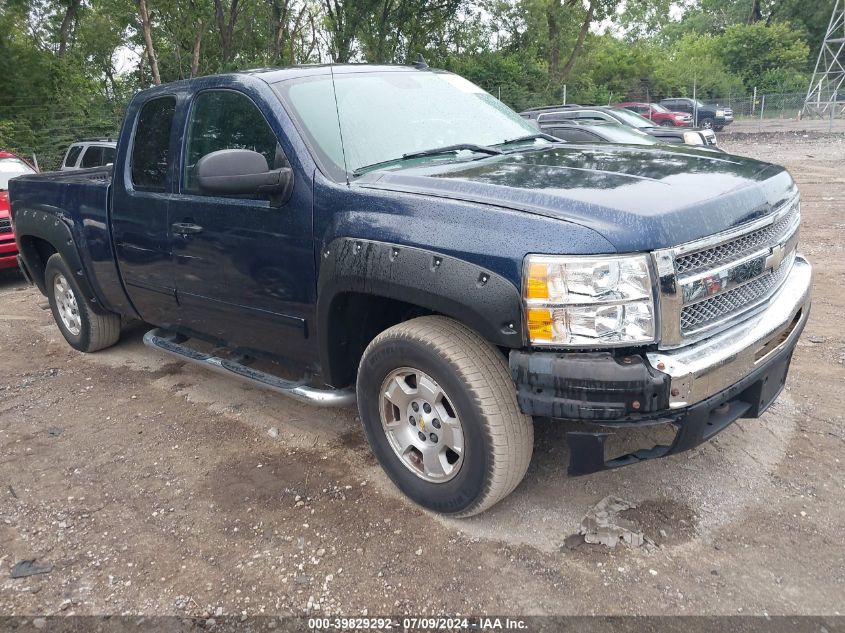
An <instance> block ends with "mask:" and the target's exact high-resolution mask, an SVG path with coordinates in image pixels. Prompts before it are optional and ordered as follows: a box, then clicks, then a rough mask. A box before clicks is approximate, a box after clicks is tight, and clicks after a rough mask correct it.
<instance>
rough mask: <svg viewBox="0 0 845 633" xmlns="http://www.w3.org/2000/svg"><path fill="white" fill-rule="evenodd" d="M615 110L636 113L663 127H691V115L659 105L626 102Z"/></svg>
mask: <svg viewBox="0 0 845 633" xmlns="http://www.w3.org/2000/svg"><path fill="white" fill-rule="evenodd" d="M616 107H617V108H625V109H626V110H630V111H631V112H636V113H637V114H639V115H640V116H641V117H643V118H644V119H648V120H649V121H651V122H653V123H656V124H657V125H663V126H665V127H689V126H691V125H692V115H691V114H687V113H686V112H672V111H670V110H667V109H666V108H664V107H663V106H662V105H660V104H659V103H642V102H636V101H626V102H624V103H617V104H616Z"/></svg>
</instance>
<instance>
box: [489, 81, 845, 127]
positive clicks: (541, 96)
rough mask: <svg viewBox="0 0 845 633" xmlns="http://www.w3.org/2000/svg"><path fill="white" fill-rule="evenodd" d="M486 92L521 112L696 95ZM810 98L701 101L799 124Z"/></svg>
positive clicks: (841, 113)
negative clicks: (534, 109)
mask: <svg viewBox="0 0 845 633" xmlns="http://www.w3.org/2000/svg"><path fill="white" fill-rule="evenodd" d="M486 90H487V91H488V92H490V94H492V95H493V96H494V97H497V98H498V99H500V100H501V101H502V102H504V103H505V104H507V105H509V106H510V107H511V108H513V109H514V110H516V111H517V112H520V111H522V110H526V109H528V108H533V107H538V106H548V105H556V104H563V103H569V104H573V103H581V104H590V105H614V104H616V103H621V102H626V101H635V102H644V103H658V102H659V101H660V100H661V99H664V98H670V97H690V96H691V95H692V92H691V91H690V92H688V94H660V93H647V92H644V91H643V92H642V93H641V94H640V91H634V92H632V93H628V94H613V93H606V92H603V93H602V94H595V95H592V96H588V97H587V98H579V97H581V96H583V95H578V94H573V93H572V92H570V93H569V95H568V97H565V95H566V92H565V91H564V90H563V89H560V90H558V89H549V90H546V91H543V92H531V91H527V90H524V89H520V88H519V87H515V86H493V87H486ZM806 96H807V93H806V92H803V91H802V92H778V93H764V92H757V93H751V94H728V95H724V96H721V97H705V96H699V97H698V99H699V101H701V102H702V103H705V104H707V105H714V106H720V107H725V108H731V109H732V110H733V114H734V119H735V120H737V121H742V120H747V119H761V120H769V119H780V120H798V119H799V118H801V117H802V116H807V114H806V113H804V112H803V110H804V99H805V98H806ZM564 99H566V101H564ZM842 102H843V103H842V106H843V107H842V108H837V109H835V110H834V114H833V117H834V118H837V117H838V118H842V117H845V93H844V94H843V98H842Z"/></svg>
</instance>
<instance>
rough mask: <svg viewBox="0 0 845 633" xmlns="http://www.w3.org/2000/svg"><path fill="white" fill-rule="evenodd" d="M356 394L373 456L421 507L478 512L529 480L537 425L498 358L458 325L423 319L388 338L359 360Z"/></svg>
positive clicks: (449, 512)
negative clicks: (519, 401)
mask: <svg viewBox="0 0 845 633" xmlns="http://www.w3.org/2000/svg"><path fill="white" fill-rule="evenodd" d="M357 391H358V407H359V410H360V413H361V422H362V424H363V426H364V431H365V433H366V435H367V438H368V440H369V442H370V446H371V447H372V450H373V452H374V453H375V456H376V458H377V459H378V461H379V463H380V464H381V466H382V468H383V469H384V471H385V472H386V473H387V475H388V477H390V479H391V480H392V481H393V483H394V484H396V486H397V487H398V488H399V489H400V490H401V491H402V492H403V493H404V494H405V495H407V496H408V497H410V498H411V499H412V500H413V501H414V502H416V503H418V504H419V505H421V506H423V507H424V508H427V509H429V510H433V511H434V512H439V513H442V514H447V515H451V516H455V517H467V516H471V515H473V514H478V513H479V512H483V511H484V510H486V509H488V508H489V507H490V506H492V505H494V504H495V503H497V502H498V501H500V500H501V499H503V498H504V497H506V496H507V495H508V494H510V492H511V491H513V489H514V488H516V487H517V485H518V484H519V482H520V481H522V478H523V477H524V476H525V471H526V470H527V468H528V464H529V462H530V461H531V453H532V451H533V448H534V426H533V422H532V420H531V418H530V417H529V416H527V415H523V414H522V413H521V412H520V410H519V406H518V404H517V401H516V391H515V389H514V385H513V382H512V381H511V378H510V375H509V373H508V370H507V367H506V365H505V362H504V359H503V358H502V355H501V353H500V352H499V351H498V350H497V349H496V348H495V347H493V346H492V345H490V343H488V342H487V341H486V340H484V339H483V338H481V337H480V336H479V335H478V334H476V333H475V332H473V331H472V330H470V329H469V328H467V327H465V326H464V325H462V324H460V323H458V322H457V321H454V320H452V319H447V318H445V317H440V316H426V317H421V318H417V319H413V320H411V321H407V322H405V323H400V324H399V325H396V326H394V327H392V328H389V329H388V330H385V331H384V332H382V333H381V334H380V335H379V336H377V337H376V338H375V339H374V340H373V341H372V342H371V343H370V345H369V346H368V347H367V349H366V350H365V352H364V355H363V357H362V358H361V364H360V366H359V370H358V383H357ZM412 418H413V419H412ZM441 447H442V448H441ZM453 448H454V449H455V450H452V449H453ZM438 451H439V452H438ZM431 455H435V457H431ZM429 466H431V468H430V467H429Z"/></svg>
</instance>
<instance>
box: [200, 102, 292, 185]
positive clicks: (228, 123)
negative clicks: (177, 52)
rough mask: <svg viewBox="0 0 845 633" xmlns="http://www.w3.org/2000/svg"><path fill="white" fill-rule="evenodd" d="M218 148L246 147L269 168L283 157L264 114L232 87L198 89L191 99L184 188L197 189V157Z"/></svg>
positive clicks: (279, 164)
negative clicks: (257, 155)
mask: <svg viewBox="0 0 845 633" xmlns="http://www.w3.org/2000/svg"><path fill="white" fill-rule="evenodd" d="M221 149H249V150H252V151H254V152H258V153H259V154H262V155H263V156H264V158H266V159H267V166H268V168H269V169H278V168H280V167H285V166H286V165H287V159H286V158H285V157H284V154H282V150H281V148H280V147H279V144H278V142H277V140H276V135H275V134H273V131H272V130H271V129H270V126H269V125H268V124H267V121H266V120H265V119H264V116H263V115H262V114H261V112H260V111H259V110H258V108H257V107H256V106H255V104H254V103H253V102H252V100H250V99H249V98H248V97H247V96H246V95H243V94H241V93H239V92H235V91H233V90H210V91H207V92H201V93H200V94H199V95H198V96H197V98H196V100H195V101H194V107H193V110H192V112H191V121H190V124H189V126H188V146H187V151H186V152H185V180H184V183H185V186H184V189H185V191H188V192H191V193H199V190H198V187H197V183H196V166H197V162H198V161H199V159H200V158H202V157H203V156H205V155H206V154H210V153H211V152H216V151H218V150H221Z"/></svg>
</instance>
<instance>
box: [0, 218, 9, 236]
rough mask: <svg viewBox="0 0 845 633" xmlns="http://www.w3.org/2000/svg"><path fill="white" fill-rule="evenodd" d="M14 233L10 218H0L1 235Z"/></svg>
mask: <svg viewBox="0 0 845 633" xmlns="http://www.w3.org/2000/svg"><path fill="white" fill-rule="evenodd" d="M11 232H12V221H11V220H10V219H9V218H0V234H1V233H11Z"/></svg>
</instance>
